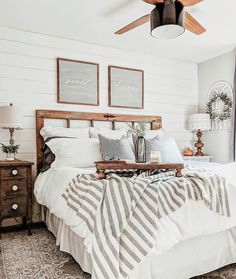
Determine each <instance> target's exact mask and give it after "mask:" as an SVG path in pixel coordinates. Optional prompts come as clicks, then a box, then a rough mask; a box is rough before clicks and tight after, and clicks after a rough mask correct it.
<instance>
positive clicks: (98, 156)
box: [47, 138, 102, 168]
mask: <svg viewBox="0 0 236 279" xmlns="http://www.w3.org/2000/svg"><path fill="white" fill-rule="evenodd" d="M47 145H48V146H49V148H50V149H51V151H52V152H53V153H54V154H55V157H56V158H55V161H54V162H53V163H52V165H51V167H57V168H59V167H77V168H89V167H93V166H94V165H95V164H94V162H96V161H101V160H102V153H101V150H100V144H99V141H98V140H97V139H68V138H63V139H62V138H60V139H59V138H58V139H53V140H51V141H49V142H48V143H47Z"/></svg>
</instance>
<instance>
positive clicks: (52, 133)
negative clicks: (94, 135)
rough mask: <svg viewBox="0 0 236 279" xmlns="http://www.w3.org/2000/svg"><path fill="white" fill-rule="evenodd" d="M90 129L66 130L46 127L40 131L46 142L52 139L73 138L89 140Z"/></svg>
mask: <svg viewBox="0 0 236 279" xmlns="http://www.w3.org/2000/svg"><path fill="white" fill-rule="evenodd" d="M89 130H90V128H89V127H87V128H64V127H50V126H45V127H43V128H42V129H41V130H40V135H41V136H42V137H43V139H44V140H46V139H47V138H50V137H71V138H77V139H88V138H89Z"/></svg>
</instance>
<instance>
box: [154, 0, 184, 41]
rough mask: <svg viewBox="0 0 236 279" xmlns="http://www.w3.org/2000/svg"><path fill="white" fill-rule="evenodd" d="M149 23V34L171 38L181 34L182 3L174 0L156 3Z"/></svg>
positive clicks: (182, 24)
mask: <svg viewBox="0 0 236 279" xmlns="http://www.w3.org/2000/svg"><path fill="white" fill-rule="evenodd" d="M150 23H151V35H152V36H153V37H155V38H160V39H171V38H175V37H178V36H180V35H182V34H183V33H184V31H185V28H184V6H183V4H182V3H180V2H179V1H174V0H166V1H165V2H164V3H158V4H156V7H155V8H154V9H153V10H152V12H151V20H150Z"/></svg>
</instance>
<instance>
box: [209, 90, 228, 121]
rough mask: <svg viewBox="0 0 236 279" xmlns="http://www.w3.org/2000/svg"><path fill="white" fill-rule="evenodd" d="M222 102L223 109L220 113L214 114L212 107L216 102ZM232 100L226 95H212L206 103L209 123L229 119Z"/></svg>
mask: <svg viewBox="0 0 236 279" xmlns="http://www.w3.org/2000/svg"><path fill="white" fill-rule="evenodd" d="M219 101H221V102H223V104H224V107H223V110H222V112H218V113H217V112H215V110H214V107H215V104H216V102H219ZM232 105H233V103H232V99H231V98H230V97H229V96H228V95H227V94H226V93H214V94H213V95H212V97H211V98H210V100H209V101H208V103H207V113H209V114H210V118H211V121H212V122H213V121H224V120H228V119H230V117H231V110H232Z"/></svg>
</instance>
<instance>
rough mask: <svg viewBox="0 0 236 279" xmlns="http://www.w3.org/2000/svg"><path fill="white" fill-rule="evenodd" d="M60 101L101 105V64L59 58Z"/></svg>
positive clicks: (58, 93)
mask: <svg viewBox="0 0 236 279" xmlns="http://www.w3.org/2000/svg"><path fill="white" fill-rule="evenodd" d="M57 87H58V88H57V101H58V103H66V104H79V105H90V106H98V105H99V65H98V64H96V63H91V62H84V61H77V60H70V59H65V58H57Z"/></svg>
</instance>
